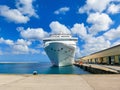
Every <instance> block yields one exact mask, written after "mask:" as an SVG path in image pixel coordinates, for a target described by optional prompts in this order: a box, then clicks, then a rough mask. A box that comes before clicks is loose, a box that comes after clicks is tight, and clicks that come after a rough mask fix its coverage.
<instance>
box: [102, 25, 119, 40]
mask: <svg viewBox="0 0 120 90" xmlns="http://www.w3.org/2000/svg"><path fill="white" fill-rule="evenodd" d="M103 36H104V37H105V38H106V39H108V40H114V39H117V38H120V25H119V26H118V27H117V28H116V29H111V30H109V31H108V32H106V33H105V34H104V35H103Z"/></svg>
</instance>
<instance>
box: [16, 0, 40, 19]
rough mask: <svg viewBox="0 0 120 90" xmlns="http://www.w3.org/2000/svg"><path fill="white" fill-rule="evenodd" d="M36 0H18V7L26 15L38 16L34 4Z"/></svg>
mask: <svg viewBox="0 0 120 90" xmlns="http://www.w3.org/2000/svg"><path fill="white" fill-rule="evenodd" d="M33 1H34V0H17V2H16V7H17V9H18V10H19V11H20V12H21V13H22V14H24V15H28V16H35V17H38V15H37V14H36V11H35V9H34V7H33V5H32V3H33Z"/></svg>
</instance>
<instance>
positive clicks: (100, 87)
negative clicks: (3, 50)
mask: <svg viewBox="0 0 120 90" xmlns="http://www.w3.org/2000/svg"><path fill="white" fill-rule="evenodd" d="M0 90H120V74H102V75H101V74H97V75H95V74H94V75H93V74H84V75H72V74H66V75H42V74H40V75H7V74H0Z"/></svg>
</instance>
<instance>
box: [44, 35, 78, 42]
mask: <svg viewBox="0 0 120 90" xmlns="http://www.w3.org/2000/svg"><path fill="white" fill-rule="evenodd" d="M61 40H64V41H66V40H70V41H71V40H74V41H77V38H74V37H72V36H71V35H70V34H51V35H50V37H49V38H44V39H43V41H61Z"/></svg>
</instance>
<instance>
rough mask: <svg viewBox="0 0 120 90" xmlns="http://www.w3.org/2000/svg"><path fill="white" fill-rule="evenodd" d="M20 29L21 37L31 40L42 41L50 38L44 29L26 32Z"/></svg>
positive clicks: (29, 29) (32, 29)
mask: <svg viewBox="0 0 120 90" xmlns="http://www.w3.org/2000/svg"><path fill="white" fill-rule="evenodd" d="M18 29H20V34H21V36H22V37H23V38H25V39H29V40H42V39H43V38H45V37H47V36H48V33H47V32H45V31H44V30H43V29H42V28H27V29H26V30H24V29H23V30H21V29H22V28H18Z"/></svg>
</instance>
